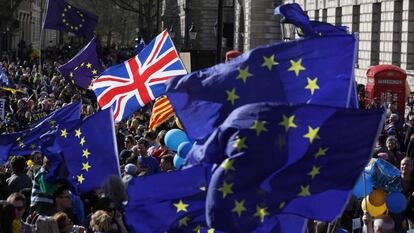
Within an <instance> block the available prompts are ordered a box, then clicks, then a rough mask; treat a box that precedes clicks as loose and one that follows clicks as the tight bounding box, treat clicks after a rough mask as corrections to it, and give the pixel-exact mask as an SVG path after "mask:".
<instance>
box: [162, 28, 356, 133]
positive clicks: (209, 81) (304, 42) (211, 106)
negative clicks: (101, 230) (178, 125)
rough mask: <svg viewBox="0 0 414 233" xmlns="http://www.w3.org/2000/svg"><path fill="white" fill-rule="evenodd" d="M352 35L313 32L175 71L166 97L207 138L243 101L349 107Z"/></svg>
mask: <svg viewBox="0 0 414 233" xmlns="http://www.w3.org/2000/svg"><path fill="white" fill-rule="evenodd" d="M355 41H356V39H355V37H354V36H353V35H335V36H322V37H321V36H314V37H307V38H304V39H301V40H296V41H289V42H282V43H276V44H272V45H265V46H260V47H258V48H255V49H253V50H251V51H249V52H247V53H244V54H242V55H241V56H239V57H237V58H236V59H234V60H232V61H230V62H228V63H224V64H219V65H216V66H213V67H211V68H207V69H204V70H201V71H197V72H193V73H191V74H188V75H186V76H183V77H175V78H173V79H171V80H170V81H169V82H168V83H167V93H166V94H167V97H168V99H169V100H170V102H171V105H172V106H173V108H174V112H175V113H176V114H177V116H178V117H179V119H180V121H181V122H182V124H183V126H184V128H185V130H186V132H187V134H188V136H189V137H190V138H192V139H203V138H205V137H206V136H208V135H209V134H211V133H212V131H213V130H214V129H215V128H216V127H218V126H219V125H220V124H221V123H222V122H223V121H224V119H226V117H227V116H228V114H230V113H231V111H233V110H234V109H236V108H237V107H239V106H242V105H245V104H249V103H256V102H262V101H276V102H283V103H318V104H323V105H329V106H341V107H351V106H350V103H351V101H350V99H351V96H352V92H354V91H355V88H353V87H354V86H353V82H354V79H353V68H354V54H355Z"/></svg>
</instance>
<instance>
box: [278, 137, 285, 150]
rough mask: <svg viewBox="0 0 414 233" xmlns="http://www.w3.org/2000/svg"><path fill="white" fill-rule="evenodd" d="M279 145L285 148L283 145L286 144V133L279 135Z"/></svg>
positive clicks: (280, 147)
mask: <svg viewBox="0 0 414 233" xmlns="http://www.w3.org/2000/svg"><path fill="white" fill-rule="evenodd" d="M276 143H277V147H278V148H279V150H280V149H282V148H283V146H285V145H286V137H285V135H279V137H278V138H277V142H276Z"/></svg>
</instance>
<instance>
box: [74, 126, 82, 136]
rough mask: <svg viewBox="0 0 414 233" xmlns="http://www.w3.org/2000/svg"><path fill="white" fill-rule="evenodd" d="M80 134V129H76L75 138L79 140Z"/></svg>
mask: <svg viewBox="0 0 414 233" xmlns="http://www.w3.org/2000/svg"><path fill="white" fill-rule="evenodd" d="M81 134H82V131H81V129H80V128H79V129H77V130H75V136H76V137H77V138H80V136H81Z"/></svg>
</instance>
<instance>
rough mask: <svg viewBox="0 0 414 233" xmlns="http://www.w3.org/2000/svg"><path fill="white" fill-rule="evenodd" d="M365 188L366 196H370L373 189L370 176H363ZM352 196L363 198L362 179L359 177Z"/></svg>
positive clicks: (372, 181)
mask: <svg viewBox="0 0 414 233" xmlns="http://www.w3.org/2000/svg"><path fill="white" fill-rule="evenodd" d="M365 186H366V195H368V194H370V193H371V192H372V190H373V187H374V180H373V179H372V177H371V176H368V175H365ZM353 194H354V195H355V196H356V197H358V198H361V197H364V177H363V176H362V175H361V177H360V178H359V180H358V183H357V184H356V185H355V188H354V192H353Z"/></svg>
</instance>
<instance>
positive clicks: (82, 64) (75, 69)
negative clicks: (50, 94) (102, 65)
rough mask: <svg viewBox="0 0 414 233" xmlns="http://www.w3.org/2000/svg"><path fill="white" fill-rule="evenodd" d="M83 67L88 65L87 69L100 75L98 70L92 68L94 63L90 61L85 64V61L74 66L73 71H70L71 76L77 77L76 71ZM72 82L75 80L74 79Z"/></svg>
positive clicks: (93, 73)
mask: <svg viewBox="0 0 414 233" xmlns="http://www.w3.org/2000/svg"><path fill="white" fill-rule="evenodd" d="M81 67H86V69H87V70H91V74H92V75H94V76H96V75H98V70H96V69H92V63H90V62H88V63H86V64H85V62H82V63H81V64H80V65H78V66H76V67H75V68H73V71H71V72H70V73H69V77H70V78H72V79H73V78H74V77H75V74H74V72H75V71H77V70H78V69H79V68H81ZM72 82H73V80H72ZM91 83H92V82H91Z"/></svg>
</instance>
